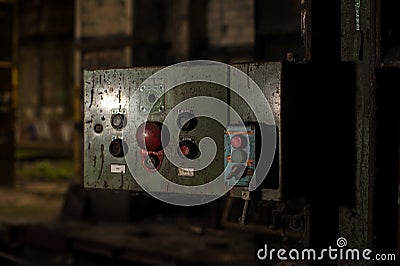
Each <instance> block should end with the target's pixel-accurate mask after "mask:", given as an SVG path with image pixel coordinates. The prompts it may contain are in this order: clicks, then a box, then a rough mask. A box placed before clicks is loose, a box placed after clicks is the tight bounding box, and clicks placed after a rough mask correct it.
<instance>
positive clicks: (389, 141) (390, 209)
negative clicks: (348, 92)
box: [374, 68, 400, 265]
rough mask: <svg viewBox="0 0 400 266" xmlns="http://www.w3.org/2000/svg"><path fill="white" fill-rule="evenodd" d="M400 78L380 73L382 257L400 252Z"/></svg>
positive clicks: (377, 207) (377, 202) (377, 226)
mask: <svg viewBox="0 0 400 266" xmlns="http://www.w3.org/2000/svg"><path fill="white" fill-rule="evenodd" d="M399 75H400V68H388V69H379V71H378V73H377V98H376V100H377V128H376V140H377V141H376V170H377V171H376V179H375V197H374V240H375V243H374V247H375V249H376V251H379V252H382V253H395V252H396V249H397V234H396V232H397V231H398V188H399V171H400V168H399V167H400V166H399V152H400V144H399V141H400V109H399V106H398V104H399V103H398V100H399V99H400V93H399V90H398V88H399V86H400V81H399ZM387 265H389V263H388V264H387ZM393 265H395V264H393Z"/></svg>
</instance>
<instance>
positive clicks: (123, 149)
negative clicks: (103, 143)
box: [108, 139, 128, 158]
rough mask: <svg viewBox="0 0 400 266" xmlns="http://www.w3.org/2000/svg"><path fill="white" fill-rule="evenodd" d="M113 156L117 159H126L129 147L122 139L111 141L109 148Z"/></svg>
mask: <svg viewBox="0 0 400 266" xmlns="http://www.w3.org/2000/svg"><path fill="white" fill-rule="evenodd" d="M108 150H109V151H110V153H111V155H112V156H114V157H117V158H121V157H124V156H125V154H126V153H127V151H128V145H126V143H125V142H124V141H123V140H122V139H115V140H113V141H111V143H110V146H109V148H108Z"/></svg>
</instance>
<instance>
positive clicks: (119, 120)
mask: <svg viewBox="0 0 400 266" xmlns="http://www.w3.org/2000/svg"><path fill="white" fill-rule="evenodd" d="M125 124H126V122H125V115H123V114H113V115H112V116H111V126H112V127H113V128H115V129H122V128H123V127H124V126H125Z"/></svg>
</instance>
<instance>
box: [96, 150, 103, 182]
mask: <svg viewBox="0 0 400 266" xmlns="http://www.w3.org/2000/svg"><path fill="white" fill-rule="evenodd" d="M100 150H101V154H100V159H101V161H100V171H99V176H98V177H97V179H100V177H101V174H102V173H103V168H104V144H101V146H100Z"/></svg>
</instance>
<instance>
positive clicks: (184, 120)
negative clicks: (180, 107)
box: [176, 112, 197, 131]
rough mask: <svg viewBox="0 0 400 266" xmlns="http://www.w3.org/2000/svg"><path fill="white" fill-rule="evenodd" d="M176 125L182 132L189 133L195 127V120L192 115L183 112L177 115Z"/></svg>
mask: <svg viewBox="0 0 400 266" xmlns="http://www.w3.org/2000/svg"><path fill="white" fill-rule="evenodd" d="M176 123H177V124H178V127H179V128H180V129H182V130H183V131H190V130H193V129H194V128H195V127H196V126H197V118H196V117H195V116H194V114H192V113H189V112H183V113H180V114H179V115H178V119H177V121H176Z"/></svg>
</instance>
